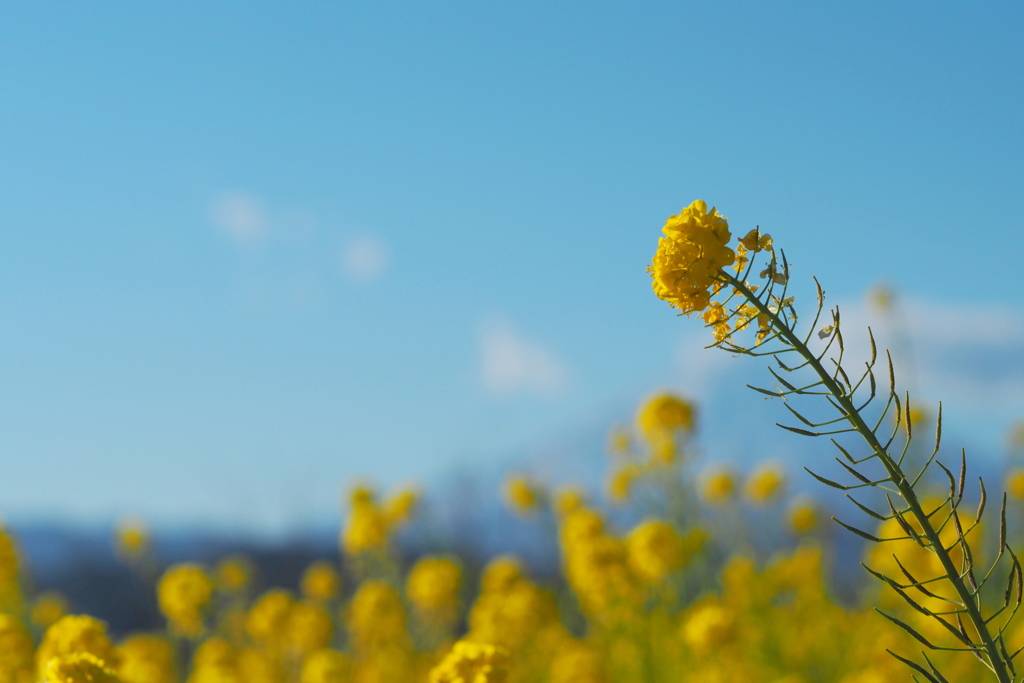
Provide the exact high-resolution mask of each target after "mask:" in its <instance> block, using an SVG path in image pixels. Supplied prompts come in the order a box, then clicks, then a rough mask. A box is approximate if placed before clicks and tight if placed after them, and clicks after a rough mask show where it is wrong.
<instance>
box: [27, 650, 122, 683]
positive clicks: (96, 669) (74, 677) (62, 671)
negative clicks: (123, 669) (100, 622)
mask: <svg viewBox="0 0 1024 683" xmlns="http://www.w3.org/2000/svg"><path fill="white" fill-rule="evenodd" d="M42 680H43V683H120V681H119V680H118V678H117V674H115V673H114V671H113V670H112V669H111V668H110V667H109V666H107V663H106V662H104V661H103V660H102V659H100V658H99V657H97V656H96V655H94V654H92V653H91V652H76V653H73V654H67V655H62V656H59V657H54V658H52V659H51V660H50V661H49V662H48V663H47V664H46V669H45V672H44V673H43V679H42Z"/></svg>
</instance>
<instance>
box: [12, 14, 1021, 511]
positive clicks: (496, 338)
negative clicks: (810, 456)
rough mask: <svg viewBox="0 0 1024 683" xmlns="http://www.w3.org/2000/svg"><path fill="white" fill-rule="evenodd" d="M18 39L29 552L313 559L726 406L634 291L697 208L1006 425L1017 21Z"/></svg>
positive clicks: (19, 346) (22, 469)
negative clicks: (883, 290) (472, 481)
mask: <svg viewBox="0 0 1024 683" xmlns="http://www.w3.org/2000/svg"><path fill="white" fill-rule="evenodd" d="M2 11H3V16H4V20H3V21H2V22H0V320H2V321H3V322H2V327H0V387H2V391H0V452H3V453H4V455H5V457H4V462H5V474H4V476H3V477H0V500H2V501H4V502H3V508H4V512H5V514H7V515H9V516H11V517H33V516H51V517H54V516H55V517H58V518H71V517H74V518H79V519H106V518H109V517H111V516H116V515H119V514H123V513H133V514H140V515H143V516H146V517H149V518H151V519H154V520H165V521H169V520H176V519H177V520H205V521H209V522H211V523H220V524H248V523H252V524H257V525H259V524H264V525H273V524H277V525H281V524H290V523H298V522H299V521H301V520H306V519H310V518H314V517H318V516H322V515H329V514H334V512H335V511H336V509H337V499H338V491H339V487H340V484H341V482H342V481H346V480H350V479H351V478H353V477H356V476H367V477H370V478H373V479H375V480H377V481H379V482H381V484H382V486H390V485H394V484H398V483H401V482H403V481H414V480H418V481H432V480H435V479H439V478H443V477H444V476H446V473H448V472H451V471H453V470H455V469H459V468H473V467H476V466H483V465H487V466H497V465H496V463H502V462H506V461H508V462H515V461H517V459H519V458H520V457H525V456H523V454H525V453H530V452H535V451H536V450H537V449H538V447H539V446H538V444H545V443H549V442H551V441H552V440H558V439H561V438H563V437H562V436H561V435H564V434H578V433H590V432H595V433H597V432H600V431H601V430H603V429H605V427H606V426H607V425H608V423H609V422H610V421H612V420H614V419H621V418H628V416H629V414H630V411H631V410H632V406H633V405H634V404H635V403H636V402H637V401H638V400H639V399H640V398H641V397H642V396H644V395H645V394H646V393H648V392H649V391H650V390H652V389H653V388H656V387H659V386H670V387H675V388H678V389H679V390H681V391H684V392H688V393H691V394H693V395H696V396H698V398H701V399H705V400H707V401H709V402H710V401H712V400H713V397H712V396H711V394H713V393H714V392H719V393H720V397H719V403H723V401H722V399H721V396H724V395H727V394H726V393H723V392H726V391H727V390H726V389H723V388H721V387H720V386H719V384H720V383H718V382H716V381H715V377H717V375H715V374H714V373H715V372H717V370H716V368H719V367H720V366H721V362H722V361H721V360H720V359H717V358H716V359H715V360H709V356H708V355H706V354H702V353H700V352H699V351H698V350H696V348H695V347H696V346H697V345H698V344H697V343H696V340H697V338H698V337H699V335H700V334H701V333H700V331H699V329H697V325H696V323H695V321H689V320H685V319H677V318H675V317H674V316H673V315H672V313H671V312H670V311H669V310H668V309H667V307H665V306H664V305H663V304H662V303H661V302H659V301H657V300H656V299H654V297H653V296H652V294H651V292H650V288H649V280H648V278H647V276H646V275H645V273H644V268H645V265H646V263H647V262H648V260H649V258H650V256H651V254H652V252H653V250H654V247H655V244H656V240H657V235H658V231H659V229H660V227H661V224H662V223H663V221H664V219H665V217H666V216H668V215H669V214H671V213H675V212H678V210H679V209H680V208H681V207H683V206H685V205H686V204H688V203H689V202H690V201H692V200H693V199H695V198H698V197H700V198H704V199H706V200H707V201H708V202H709V203H712V204H716V205H717V206H718V207H719V208H720V209H721V210H722V212H723V213H725V214H726V215H728V216H729V217H730V220H731V223H732V225H733V226H734V229H735V230H746V229H748V228H749V227H752V226H753V225H754V224H760V225H761V226H762V228H764V229H766V230H768V231H769V232H771V233H773V234H774V235H775V237H776V241H777V243H778V244H781V245H782V246H783V247H784V248H786V250H787V254H788V255H789V257H790V259H791V261H792V262H793V263H794V264H795V267H796V269H797V273H798V276H799V275H801V274H802V275H803V276H805V277H807V278H809V277H810V275H811V274H812V273H813V274H817V275H818V276H819V277H820V278H821V279H822V280H823V281H824V283H825V286H826V288H827V289H828V290H829V292H830V294H832V295H833V296H834V297H835V298H836V300H839V301H846V302H849V303H850V306H851V307H852V309H853V310H852V312H851V315H855V314H856V313H857V307H858V306H861V301H862V300H863V295H864V292H865V291H866V290H867V289H868V288H869V287H870V286H872V285H873V284H874V283H876V282H878V281H880V280H886V281H888V282H890V283H893V284H894V285H895V286H897V287H898V289H899V290H900V291H901V292H903V293H904V294H905V300H906V302H907V306H908V308H912V309H913V310H910V311H909V312H908V313H907V320H908V321H911V325H910V328H911V330H910V333H911V334H912V335H918V336H919V337H921V340H920V343H918V344H917V348H918V349H919V352H920V354H921V357H922V360H921V361H920V362H921V363H922V364H923V368H922V369H921V374H922V379H921V384H922V385H923V386H924V388H925V389H926V390H927V391H929V392H930V393H935V394H937V393H941V392H943V391H947V392H949V393H952V394H955V395H954V396H953V398H952V400H953V402H954V404H956V401H957V399H958V398H959V401H960V405H959V406H958V407H960V408H961V409H962V415H963V416H964V417H963V418H962V429H963V430H964V432H965V433H967V434H969V435H970V436H971V438H973V439H976V440H979V441H981V442H984V443H987V444H988V445H990V446H993V447H994V446H995V445H997V444H998V443H999V439H1000V438H1001V437H1000V435H1001V432H1002V431H1003V430H1005V428H1006V426H1007V425H1008V424H1009V422H1010V421H1011V420H1012V419H1014V417H1015V416H1018V415H1021V414H1024V363H1021V360H1022V358H1024V327H1022V323H1021V322H1020V320H1021V316H1020V314H1019V311H1020V305H1019V301H1018V300H1019V296H1018V294H1017V292H1018V291H1019V286H1020V284H1019V276H1018V273H1019V270H1020V269H1019V258H1020V247H1021V246H1024V240H1022V238H1021V228H1022V223H1024V219H1022V213H1021V210H1020V198H1021V181H1022V178H1024V174H1022V170H1024V168H1022V166H1024V132H1022V127H1021V125H1020V112H1021V111H1022V110H1024V78H1022V76H1024V45H1022V42H1021V41H1020V39H1019V37H1020V35H1021V32H1022V29H1024V10H1021V8H1020V6H1019V5H1016V4H1014V3H990V4H987V5H977V4H970V5H969V4H967V3H961V4H954V3H943V4H939V5H929V6H927V7H925V6H924V5H917V4H912V3H850V4H847V5H840V4H838V3H790V4H786V5H785V6H783V5H782V4H781V3H728V2H726V3H707V4H688V3H620V4H617V5H616V4H611V3H600V4H593V3H587V4H584V3H565V4H562V5H559V6H551V4H550V3H530V2H518V3H469V2H465V3H462V2H445V3H395V2H379V3H362V4H358V5H357V4H354V3H353V4H346V3H327V2H311V3H302V4H298V3H267V2H262V3H260V2H250V3H241V2H238V3H216V4H215V5H214V4H211V3H178V4H175V5H171V4H157V3H147V4H145V5H139V4H129V3H108V4H103V5H96V4H88V5H86V4H77V5H75V4H67V3H48V2H39V3H31V4H24V3H13V2H5V3H3V6H2ZM861 308H863V307H862V306H861ZM865 315H867V313H865ZM965 359H966V360H965ZM957 370H959V371H960V372H959V374H957V372H956V371H957ZM983 373H987V374H983ZM979 377H985V378H987V379H986V381H990V383H991V386H997V387H998V391H989V390H987V389H986V387H987V386H988V385H985V386H981V385H979V380H978V379H977V378H979ZM741 379H742V378H741ZM751 379H754V378H753V377H747V378H745V381H750V380H751ZM958 382H959V384H958ZM972 382H973V384H972ZM737 384H739V381H738V380H737ZM968 385H970V386H968ZM728 391H733V389H732V388H730V389H728ZM972 391H973V392H975V393H973V394H972V393H971V392H972ZM941 397H942V396H937V398H941ZM997 398H998V400H997ZM947 400H950V399H949V398H948V397H947ZM986 401H987V402H986ZM726 404H727V402H726ZM716 405H717V404H716ZM720 419H721V420H722V421H723V424H726V423H727V422H728V420H732V419H735V418H734V417H733V416H729V415H722V416H720ZM593 458H594V459H593V462H594V467H595V468H603V467H604V462H603V460H602V459H601V457H600V454H597V453H595V454H594V456H593Z"/></svg>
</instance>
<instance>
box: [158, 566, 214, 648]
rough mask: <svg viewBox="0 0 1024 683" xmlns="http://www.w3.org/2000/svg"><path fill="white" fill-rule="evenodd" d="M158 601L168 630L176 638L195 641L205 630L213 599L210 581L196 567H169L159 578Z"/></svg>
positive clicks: (198, 567)
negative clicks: (208, 610) (186, 638)
mask: <svg viewBox="0 0 1024 683" xmlns="http://www.w3.org/2000/svg"><path fill="white" fill-rule="evenodd" d="M157 599H158V600H159V602H160V611H162V612H163V613H164V616H165V617H167V621H168V622H169V623H170V625H171V630H172V631H174V632H175V633H176V634H178V635H182V636H187V637H189V638H196V637H198V636H201V635H202V634H203V631H204V630H205V628H206V627H205V625H204V623H203V619H204V617H205V613H206V608H207V607H208V606H209V604H210V601H211V600H212V599H213V579H211V578H210V575H209V574H207V573H206V570H205V569H203V568H202V567H200V566H199V565H195V564H180V565H177V566H175V567H171V568H170V569H168V570H167V572H166V573H165V574H164V575H163V577H162V578H161V579H160V584H159V585H158V586H157Z"/></svg>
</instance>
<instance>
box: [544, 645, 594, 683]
mask: <svg viewBox="0 0 1024 683" xmlns="http://www.w3.org/2000/svg"><path fill="white" fill-rule="evenodd" d="M606 680H607V677H606V676H605V666H604V662H602V661H601V656H600V655H599V654H598V652H597V650H596V649H595V648H594V647H592V646H590V645H588V644H587V643H584V642H582V641H579V640H566V642H565V643H563V644H562V646H561V647H560V648H559V649H558V653H557V654H556V655H555V658H554V659H553V660H552V662H551V683H605V681H606Z"/></svg>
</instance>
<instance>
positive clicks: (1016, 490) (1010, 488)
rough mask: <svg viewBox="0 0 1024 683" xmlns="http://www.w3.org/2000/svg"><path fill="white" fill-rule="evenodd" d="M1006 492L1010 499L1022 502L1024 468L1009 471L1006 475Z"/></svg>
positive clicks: (1023, 497) (1023, 496)
mask: <svg viewBox="0 0 1024 683" xmlns="http://www.w3.org/2000/svg"><path fill="white" fill-rule="evenodd" d="M1006 492H1007V493H1008V494H1010V496H1011V497H1012V498H1015V499H1017V500H1024V468H1021V467H1018V468H1016V469H1014V470H1010V473H1009V474H1007V475H1006Z"/></svg>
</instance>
